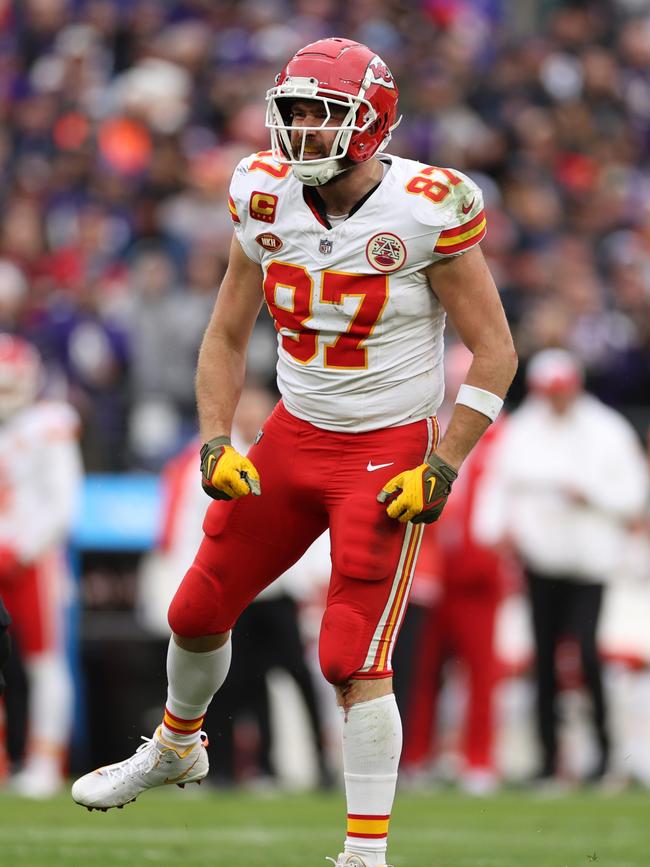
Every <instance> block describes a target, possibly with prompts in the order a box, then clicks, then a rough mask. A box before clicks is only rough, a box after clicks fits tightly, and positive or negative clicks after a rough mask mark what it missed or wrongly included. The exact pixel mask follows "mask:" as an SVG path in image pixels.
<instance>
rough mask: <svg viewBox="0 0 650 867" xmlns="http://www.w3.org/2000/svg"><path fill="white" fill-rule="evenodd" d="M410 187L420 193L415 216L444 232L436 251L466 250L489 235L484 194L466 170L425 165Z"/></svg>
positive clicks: (456, 251)
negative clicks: (487, 233) (460, 170)
mask: <svg viewBox="0 0 650 867" xmlns="http://www.w3.org/2000/svg"><path fill="white" fill-rule="evenodd" d="M406 190H407V192H409V193H411V194H415V195H417V204H416V205H415V207H414V216H415V217H416V219H417V220H418V222H420V223H422V224H424V225H425V226H429V227H431V228H432V229H433V230H438V231H439V232H440V236H439V238H438V241H437V243H436V246H435V252H436V253H438V254H442V255H450V254H455V253H461V252H464V251H465V250H467V249H469V248H470V247H473V246H474V245H475V244H477V243H478V242H479V241H481V240H482V239H483V237H484V236H485V231H486V223H485V212H484V210H483V194H482V193H481V189H480V187H479V186H478V185H477V184H476V183H475V182H474V181H473V180H472V179H471V178H469V177H467V175H465V174H463V173H462V172H459V171H456V169H447V168H438V167H437V166H423V165H421V166H420V170H419V173H418V174H417V175H415V176H414V177H412V178H411V179H410V180H409V182H408V183H407V185H406Z"/></svg>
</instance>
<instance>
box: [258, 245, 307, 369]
mask: <svg viewBox="0 0 650 867" xmlns="http://www.w3.org/2000/svg"><path fill="white" fill-rule="evenodd" d="M279 288H284V289H288V290H289V292H290V294H291V307H286V306H284V305H281V304H278V300H277V295H278V289H279ZM313 288H314V281H313V280H312V279H311V277H310V276H309V272H308V271H307V269H306V268H303V267H302V265H289V264H287V263H286V262H277V261H274V262H271V264H270V265H269V267H268V271H267V272H266V277H265V279H264V297H265V298H266V303H267V305H268V308H269V311H270V313H271V316H272V317H273V319H274V321H275V327H276V329H277V330H278V331H280V330H282V329H287V330H288V331H291V332H294V333H292V334H283V335H282V346H283V347H284V348H285V349H286V351H287V352H288V353H289V355H291V356H293V358H295V359H296V361H299V362H300V363H301V364H307V363H308V362H309V361H311V360H312V358H314V356H315V355H316V353H317V352H318V332H317V331H314V330H313V329H311V328H305V324H304V323H305V322H306V320H307V319H309V317H310V316H311V304H312V297H313Z"/></svg>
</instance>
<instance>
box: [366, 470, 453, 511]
mask: <svg viewBox="0 0 650 867" xmlns="http://www.w3.org/2000/svg"><path fill="white" fill-rule="evenodd" d="M457 476H458V471H457V470H455V469H454V468H453V467H452V466H451V464H448V463H447V462H446V461H443V459H442V458H439V457H438V455H436V454H434V455H431V458H430V460H429V463H427V464H420V466H419V467H415V469H413V470H405V471H404V472H403V473H399V474H398V475H396V476H393V478H392V479H391V480H390V481H389V482H386V484H385V485H384V487H383V488H382V489H381V491H380V492H379V494H378V495H377V500H378V502H380V503H385V502H386V500H389V499H390V498H391V497H392V498H393V499H392V500H391V501H390V503H389V504H388V506H387V508H386V512H387V514H388V516H389V517H390V518H396V519H397V520H398V521H400V522H401V523H402V524H405V523H406V522H407V521H411V522H412V523H413V524H432V523H433V522H434V521H437V520H438V518H439V517H440V514H441V512H442V510H443V509H444V507H445V503H446V502H447V497H448V496H449V494H450V492H451V486H452V484H453V483H454V481H455V480H456V477H457ZM397 492H399V493H397ZM395 494H397V496H394V495H395Z"/></svg>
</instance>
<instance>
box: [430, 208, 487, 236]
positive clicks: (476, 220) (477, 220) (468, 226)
mask: <svg viewBox="0 0 650 867" xmlns="http://www.w3.org/2000/svg"><path fill="white" fill-rule="evenodd" d="M483 220H485V211H484V210H480V211H479V212H478V214H477V215H476V216H475V217H472V219H471V220H468V221H467V222H466V223H463V225H462V226H455V227H454V228H453V229H445V230H444V232H441V233H440V237H441V238H458V236H459V235H464V234H465V232H469V231H471V230H472V229H475V228H476V227H477V226H480V225H481V223H482V222H483Z"/></svg>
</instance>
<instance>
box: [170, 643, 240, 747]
mask: <svg viewBox="0 0 650 867" xmlns="http://www.w3.org/2000/svg"><path fill="white" fill-rule="evenodd" d="M231 657H232V643H231V641H230V638H228V641H227V642H226V643H225V644H224V645H222V646H221V647H218V648H217V649H216V650H210V651H208V652H207V653H192V652H191V651H189V650H185V649H184V648H182V647H179V646H178V644H176V642H175V641H174V639H173V637H172V638H170V640H169V649H168V651H167V684H168V686H167V704H166V705H165V715H164V717H163V723H162V736H163V738H164V740H166V741H168V742H169V743H171V744H174V745H175V746H179V747H188V746H190V745H191V744H193V743H196V741H198V740H199V737H200V734H201V726H202V725H203V717H204V716H205V712H206V710H207V709H208V705H209V704H210V701H211V700H212V696H213V695H214V694H215V692H216V691H217V690H218V689H219V687H220V686H221V685H222V684H223V682H224V680H225V679H226V675H227V674H228V669H229V668H230V659H231Z"/></svg>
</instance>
